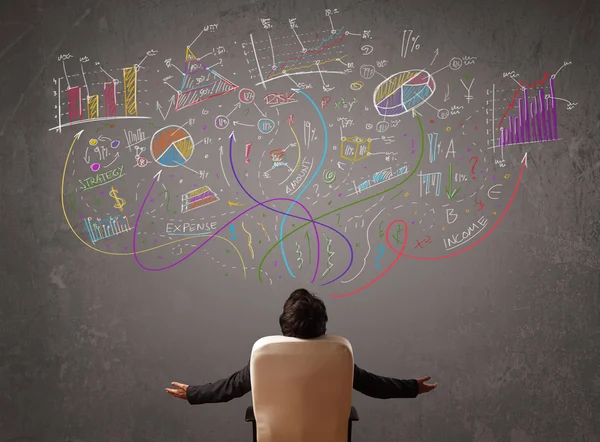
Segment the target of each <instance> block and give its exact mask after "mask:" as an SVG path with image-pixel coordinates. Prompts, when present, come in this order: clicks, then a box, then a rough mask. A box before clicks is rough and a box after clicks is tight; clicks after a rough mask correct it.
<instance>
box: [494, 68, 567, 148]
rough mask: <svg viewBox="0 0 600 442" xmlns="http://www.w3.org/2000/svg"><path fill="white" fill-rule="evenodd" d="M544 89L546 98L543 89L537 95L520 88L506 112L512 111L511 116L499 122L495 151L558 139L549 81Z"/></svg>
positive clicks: (551, 80) (554, 103)
mask: <svg viewBox="0 0 600 442" xmlns="http://www.w3.org/2000/svg"><path fill="white" fill-rule="evenodd" d="M548 88H549V90H550V93H549V94H548V95H546V93H545V90H544V86H543V85H541V86H540V87H539V89H537V91H536V90H535V89H532V90H530V89H529V88H528V87H526V86H522V87H521V90H520V93H519V95H520V96H517V95H516V94H515V97H514V99H513V102H511V105H510V106H509V109H508V111H510V110H512V109H516V112H515V115H509V114H508V112H507V114H505V117H503V118H502V120H501V124H502V126H501V127H499V128H498V129H499V130H500V134H499V136H498V137H496V139H495V144H496V146H497V147H504V146H510V145H515V144H528V143H543V142H549V141H556V140H558V139H559V138H558V118H557V114H556V101H557V100H556V94H555V89H554V78H552V77H551V78H550V79H549V81H548ZM515 102H516V103H515ZM515 104H516V106H515Z"/></svg>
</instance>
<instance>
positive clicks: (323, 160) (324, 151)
mask: <svg viewBox="0 0 600 442" xmlns="http://www.w3.org/2000/svg"><path fill="white" fill-rule="evenodd" d="M292 90H296V91H297V92H300V93H301V94H302V95H304V96H305V97H306V98H308V101H310V103H311V104H312V105H313V107H314V108H315V109H316V111H317V113H318V114H319V118H320V119H321V124H323V130H324V131H325V148H324V149H323V157H322V158H321V162H320V163H319V167H317V169H316V170H315V173H314V174H313V176H312V177H311V179H310V180H309V181H308V183H306V184H305V185H304V188H303V189H302V190H301V191H300V193H298V195H296V198H294V202H293V203H292V204H290V207H289V208H288V209H287V211H286V212H285V215H284V216H283V219H282V220H281V226H280V227H279V237H280V238H283V226H284V225H285V219H286V218H287V215H288V213H290V210H292V207H294V204H296V201H297V200H298V199H299V198H300V197H301V196H302V194H303V193H304V192H305V191H306V189H308V186H310V183H312V182H313V180H314V179H315V177H316V176H317V175H318V174H319V171H320V170H321V167H322V166H323V163H324V162H325V156H326V155H327V145H328V144H329V139H328V134H327V124H325V119H324V118H323V114H322V113H321V111H320V110H319V107H318V106H317V105H316V104H315V102H314V101H313V99H312V98H310V97H309V96H308V95H307V94H306V93H305V92H304V91H301V90H299V89H292ZM279 246H280V249H281V254H282V255H283V262H284V263H285V267H286V268H287V271H288V273H289V274H290V276H291V277H292V278H295V277H296V275H294V274H293V273H292V270H291V269H290V266H289V264H288V262H287V258H286V257H285V250H284V248H283V241H281V242H280V243H279Z"/></svg>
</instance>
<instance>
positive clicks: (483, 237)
mask: <svg viewBox="0 0 600 442" xmlns="http://www.w3.org/2000/svg"><path fill="white" fill-rule="evenodd" d="M525 167H527V166H526V165H525V162H523V165H522V166H521V173H520V174H519V179H518V180H517V184H516V185H515V190H514V191H513V194H512V195H511V197H510V200H509V201H508V204H507V205H506V208H505V209H504V212H502V215H500V217H499V218H498V220H497V221H496V223H495V224H494V225H493V226H492V228H491V229H490V230H488V231H487V232H486V234H485V235H483V236H482V237H481V238H479V239H478V240H477V241H475V242H474V243H472V244H470V245H469V246H468V247H465V248H464V249H461V250H458V251H456V252H454V253H451V254H449V255H443V256H435V257H431V258H425V257H422V256H413V255H404V256H405V257H407V258H412V259H420V260H422V261H439V260H441V259H447V258H451V257H453V256H456V255H460V254H461V253H465V252H466V251H467V250H470V249H472V248H473V247H475V246H476V245H477V244H479V243H480V242H481V241H483V240H484V239H486V238H487V237H488V236H489V235H490V234H491V233H492V232H493V231H494V230H495V229H496V227H498V225H499V224H500V221H502V219H503V218H504V216H505V215H506V214H507V213H508V209H509V208H510V206H511V205H512V203H513V201H514V199H515V196H516V195H517V191H518V190H519V185H520V184H521V178H522V177H523V172H524V171H525Z"/></svg>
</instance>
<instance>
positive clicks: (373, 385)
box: [353, 364, 437, 399]
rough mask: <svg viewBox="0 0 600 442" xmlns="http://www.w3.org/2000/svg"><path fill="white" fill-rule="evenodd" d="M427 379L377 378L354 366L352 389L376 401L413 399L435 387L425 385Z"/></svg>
mask: <svg viewBox="0 0 600 442" xmlns="http://www.w3.org/2000/svg"><path fill="white" fill-rule="evenodd" d="M429 379H430V378H429V377H424V378H419V379H407V380H403V379H396V378H387V377H384V376H377V375H375V374H373V373H369V372H368V371H366V370H363V369H362V368H359V367H358V366H357V365H356V364H354V385H353V387H354V389H355V390H356V391H359V392H360V393H362V394H364V395H366V396H370V397H373V398H376V399H393V398H415V397H417V395H419V394H420V393H427V392H429V391H431V390H433V389H434V388H435V387H437V383H435V384H426V383H425V381H427V380H429Z"/></svg>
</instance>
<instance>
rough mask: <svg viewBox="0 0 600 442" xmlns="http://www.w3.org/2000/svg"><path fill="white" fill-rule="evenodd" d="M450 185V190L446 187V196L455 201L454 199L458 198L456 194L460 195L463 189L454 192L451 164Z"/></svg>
mask: <svg viewBox="0 0 600 442" xmlns="http://www.w3.org/2000/svg"><path fill="white" fill-rule="evenodd" d="M449 174H450V176H449V178H448V181H449V185H450V190H448V187H446V195H448V198H449V199H451V200H453V199H454V197H455V196H456V194H457V193H458V191H459V190H460V189H461V188H460V187H459V188H458V189H454V190H452V163H450V171H449Z"/></svg>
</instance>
